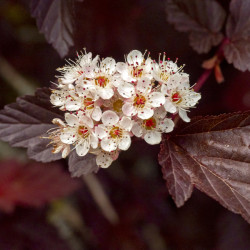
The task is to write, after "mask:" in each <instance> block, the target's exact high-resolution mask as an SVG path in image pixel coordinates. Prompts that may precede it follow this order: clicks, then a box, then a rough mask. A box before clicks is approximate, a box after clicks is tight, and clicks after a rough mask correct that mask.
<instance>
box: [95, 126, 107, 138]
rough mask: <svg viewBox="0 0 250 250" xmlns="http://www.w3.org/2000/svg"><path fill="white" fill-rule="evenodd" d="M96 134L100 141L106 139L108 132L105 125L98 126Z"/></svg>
mask: <svg viewBox="0 0 250 250" xmlns="http://www.w3.org/2000/svg"><path fill="white" fill-rule="evenodd" d="M95 132H96V135H97V136H98V138H100V139H103V138H104V137H106V136H107V135H108V131H107V129H106V127H105V126H104V125H103V124H100V125H98V126H97V127H96V128H95Z"/></svg>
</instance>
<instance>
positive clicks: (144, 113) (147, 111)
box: [137, 107, 154, 120]
mask: <svg viewBox="0 0 250 250" xmlns="http://www.w3.org/2000/svg"><path fill="white" fill-rule="evenodd" d="M153 114H154V110H153V109H151V108H148V107H145V108H144V109H143V110H139V111H138V114H137V115H138V117H139V118H141V119H143V120H145V119H149V118H150V117H152V116H153Z"/></svg>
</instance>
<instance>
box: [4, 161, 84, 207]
mask: <svg viewBox="0 0 250 250" xmlns="http://www.w3.org/2000/svg"><path fill="white" fill-rule="evenodd" d="M79 186H80V183H79V182H77V181H75V180H73V179H72V178H70V176H69V175H68V174H67V173H65V172H63V170H62V169H61V167H60V165H58V164H55V163H54V164H51V163H50V164H46V165H43V164H41V163H30V164H28V165H21V164H20V163H17V162H15V161H7V162H1V163H0V208H1V209H2V210H4V211H6V212H12V211H13V209H14V207H15V206H16V205H24V206H42V205H44V204H45V203H47V202H49V201H51V200H53V199H56V198H59V197H63V196H65V195H68V194H70V193H71V192H73V191H74V190H76V188H78V187H79Z"/></svg>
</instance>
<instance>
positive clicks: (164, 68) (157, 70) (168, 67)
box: [152, 52, 183, 84]
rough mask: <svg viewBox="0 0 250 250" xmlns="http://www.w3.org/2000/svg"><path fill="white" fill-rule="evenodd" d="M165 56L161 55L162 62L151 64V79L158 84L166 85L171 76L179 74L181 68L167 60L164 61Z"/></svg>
mask: <svg viewBox="0 0 250 250" xmlns="http://www.w3.org/2000/svg"><path fill="white" fill-rule="evenodd" d="M165 59H166V54H165V52H164V54H163V60H160V59H159V63H156V62H154V64H153V67H152V68H153V77H154V79H155V80H156V81H158V82H160V83H163V84H164V83H165V84H167V82H168V80H169V77H170V76H171V75H174V74H176V73H177V72H179V71H180V70H181V69H182V68H183V67H180V68H179V67H178V66H177V64H176V63H175V62H173V61H170V60H169V59H168V60H167V61H166V60H165Z"/></svg>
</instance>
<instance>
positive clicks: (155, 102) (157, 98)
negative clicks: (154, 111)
mask: <svg viewBox="0 0 250 250" xmlns="http://www.w3.org/2000/svg"><path fill="white" fill-rule="evenodd" d="M165 101H166V100H165V96H164V95H163V94H162V93H161V92H153V93H151V94H150V97H149V102H150V104H151V105H152V106H153V107H160V106H162V105H163V104H164V103H165Z"/></svg>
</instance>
